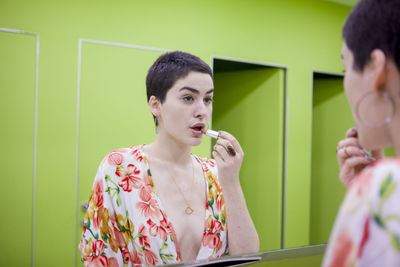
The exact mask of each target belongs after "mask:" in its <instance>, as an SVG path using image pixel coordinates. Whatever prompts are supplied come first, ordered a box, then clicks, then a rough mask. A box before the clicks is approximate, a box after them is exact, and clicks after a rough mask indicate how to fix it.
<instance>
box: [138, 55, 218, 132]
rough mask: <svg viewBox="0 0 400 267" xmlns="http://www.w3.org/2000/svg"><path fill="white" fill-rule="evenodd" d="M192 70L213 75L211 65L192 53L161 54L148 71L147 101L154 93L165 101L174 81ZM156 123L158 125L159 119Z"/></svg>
mask: <svg viewBox="0 0 400 267" xmlns="http://www.w3.org/2000/svg"><path fill="white" fill-rule="evenodd" d="M191 71H195V72H201V73H205V74H209V75H210V76H211V77H213V75H212V70H211V68H210V66H208V65H207V63H205V62H204V61H203V60H201V59H200V58H199V57H196V56H194V55H192V54H189V53H185V52H181V51H173V52H168V53H165V54H163V55H161V56H160V57H159V58H157V60H156V61H155V62H154V63H153V65H152V66H151V67H150V69H149V71H148V72H147V77H146V88H147V102H148V101H149V100H150V97H151V96H152V95H153V96H155V97H156V98H157V99H158V100H160V102H161V103H163V102H164V101H165V98H166V96H167V92H168V90H169V89H171V87H172V86H173V85H174V83H175V82H176V81H177V80H178V79H180V78H184V77H186V76H187V75H188V74H189V72H191ZM155 123H156V125H158V122H157V120H155Z"/></svg>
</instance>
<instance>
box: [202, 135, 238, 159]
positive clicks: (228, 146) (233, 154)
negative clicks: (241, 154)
mask: <svg viewBox="0 0 400 267" xmlns="http://www.w3.org/2000/svg"><path fill="white" fill-rule="evenodd" d="M204 134H205V135H207V136H209V137H211V138H214V139H217V140H218V138H219V136H220V135H221V131H218V132H217V131H214V130H211V129H208V130H207V131H206V132H205V133H204ZM225 149H226V151H227V152H228V154H229V155H230V156H232V157H234V156H236V151H235V149H234V148H233V146H232V145H231V144H228V145H227V146H226V147H225Z"/></svg>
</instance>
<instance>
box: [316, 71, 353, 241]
mask: <svg viewBox="0 0 400 267" xmlns="http://www.w3.org/2000/svg"><path fill="white" fill-rule="evenodd" d="M342 84H343V79H342V78H341V77H337V76H336V77H335V76H330V77H329V75H326V76H325V77H323V78H314V86H313V115H312V118H313V120H312V161H311V163H312V166H311V217H310V244H312V245H316V244H321V243H327V242H328V239H329V234H330V231H331V228H332V226H333V222H334V220H335V217H336V213H337V211H338V208H339V206H340V203H341V202H342V200H343V197H344V194H345V188H344V186H343V184H342V183H341V182H340V180H339V179H338V177H339V166H338V164H337V163H336V153H335V151H336V146H337V144H338V141H339V140H341V139H343V138H344V135H345V133H346V131H347V130H348V129H349V128H351V127H353V126H354V120H353V118H352V114H351V109H350V107H349V105H347V99H346V96H345V93H344V90H343V85H342Z"/></svg>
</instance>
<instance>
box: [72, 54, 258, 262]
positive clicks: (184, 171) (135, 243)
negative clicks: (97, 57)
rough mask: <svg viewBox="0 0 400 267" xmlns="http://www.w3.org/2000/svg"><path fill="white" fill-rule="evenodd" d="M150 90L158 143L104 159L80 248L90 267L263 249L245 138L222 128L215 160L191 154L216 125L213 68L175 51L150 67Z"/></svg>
mask: <svg viewBox="0 0 400 267" xmlns="http://www.w3.org/2000/svg"><path fill="white" fill-rule="evenodd" d="M146 87H147V99H148V103H149V108H150V111H151V113H152V114H153V116H154V120H155V124H156V132H157V137H156V139H155V140H154V142H153V143H151V144H146V145H139V146H134V147H129V148H122V149H117V150H114V151H113V152H111V153H110V154H108V155H107V156H106V157H105V158H104V160H103V161H102V162H101V164H100V166H99V169H98V171H97V174H96V178H95V182H94V185H93V189H92V193H91V197H90V200H89V208H88V210H87V212H86V216H85V220H84V230H83V234H82V239H81V243H80V251H81V252H82V260H83V261H84V263H85V265H86V266H122V265H123V264H128V266H133V265H135V266H136V265H160V264H171V263H179V262H181V261H194V260H202V259H212V258H218V257H222V256H224V255H227V254H228V253H229V254H233V255H236V254H242V253H249V252H256V251H258V246H259V241H258V235H257V232H256V230H255V227H254V225H253V222H252V220H251V217H250V215H249V213H248V210H247V207H246V202H245V199H244V196H243V193H242V189H241V187H240V182H239V170H240V166H241V163H242V159H243V155H244V153H243V151H242V148H241V147H240V145H239V143H238V142H237V140H236V139H235V138H234V137H233V136H232V135H230V134H229V133H227V132H223V131H221V132H220V133H219V134H218V135H219V137H218V140H217V142H216V145H215V146H214V150H213V152H212V155H213V157H214V159H208V158H199V157H198V156H196V155H193V154H191V148H192V147H193V146H197V145H199V144H200V143H201V141H202V138H203V135H204V133H205V132H206V130H207V129H206V125H207V123H208V121H209V119H210V118H211V112H212V100H213V93H214V85H213V79H212V72H211V69H210V67H209V66H208V65H207V64H206V63H205V62H204V61H202V60H201V59H200V58H198V57H196V56H193V55H191V54H188V53H184V52H179V51H175V52H171V53H166V54H164V55H162V56H160V57H159V58H158V59H157V60H156V61H155V62H154V64H153V65H152V66H151V68H150V69H149V71H148V74H147V79H146ZM138 130H140V129H138ZM222 188H223V191H222Z"/></svg>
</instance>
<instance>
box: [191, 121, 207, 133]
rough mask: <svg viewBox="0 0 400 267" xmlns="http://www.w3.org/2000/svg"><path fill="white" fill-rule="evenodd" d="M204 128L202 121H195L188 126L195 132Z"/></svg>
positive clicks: (201, 131)
mask: <svg viewBox="0 0 400 267" xmlns="http://www.w3.org/2000/svg"><path fill="white" fill-rule="evenodd" d="M204 128H205V125H204V124H202V123H196V124H194V125H193V126H192V127H190V129H192V130H193V131H195V132H196V133H203V131H204Z"/></svg>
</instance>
